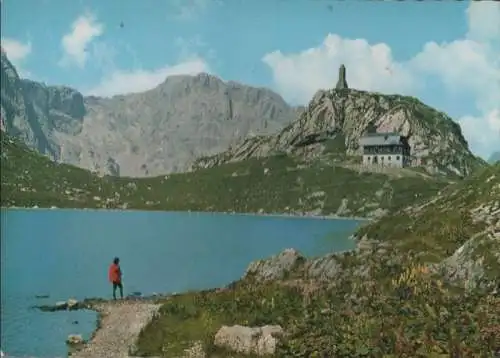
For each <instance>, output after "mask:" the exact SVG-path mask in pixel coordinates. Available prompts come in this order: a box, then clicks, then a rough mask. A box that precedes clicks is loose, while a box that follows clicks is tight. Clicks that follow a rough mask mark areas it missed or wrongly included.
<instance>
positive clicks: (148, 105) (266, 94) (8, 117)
mask: <svg viewBox="0 0 500 358" xmlns="http://www.w3.org/2000/svg"><path fill="white" fill-rule="evenodd" d="M1 66H2V68H1V78H2V82H1V91H2V102H1V116H2V127H4V129H5V130H6V132H8V133H9V134H11V135H14V136H16V137H19V138H21V139H22V140H23V141H24V142H25V143H26V144H28V145H29V146H30V147H32V148H35V149H37V150H38V151H40V152H41V153H43V154H46V155H48V156H49V157H51V158H52V159H54V160H57V161H61V162H65V163H69V164H74V165H77V166H80V167H83V168H86V169H90V170H93V171H97V172H100V173H102V174H111V175H117V173H119V174H120V175H123V176H152V175H159V174H164V173H169V172H177V171H184V170H187V169H189V167H190V166H191V164H192V162H193V161H194V160H195V158H197V157H200V156H209V155H214V154H216V153H218V152H221V151H223V150H225V149H227V148H228V147H229V146H230V145H235V144H237V143H240V142H241V140H242V139H243V138H246V137H248V136H253V135H269V134H272V133H276V132H277V131H278V130H279V129H280V128H282V127H283V126H284V125H286V124H288V123H290V122H291V121H292V120H293V119H294V118H295V116H296V115H297V113H298V112H299V111H300V109H295V108H292V107H290V106H289V105H287V104H286V103H285V101H284V100H283V99H282V98H281V97H280V96H279V95H277V94H276V93H274V92H272V91H270V90H267V89H264V88H254V87H249V86H245V85H241V84H238V83H235V82H223V81H222V80H220V79H219V78H217V77H214V76H211V75H208V74H200V75H197V76H171V77H169V78H167V79H166V80H165V82H163V83H162V84H160V85H159V86H158V87H156V88H154V89H152V90H149V91H146V92H143V93H137V94H130V95H123V96H115V97H112V98H98V97H93V96H91V97H84V96H82V94H81V93H79V92H78V91H76V90H73V89H71V88H67V87H63V86H46V85H44V84H41V83H37V82H33V81H29V80H24V79H20V78H19V76H18V74H17V72H16V70H15V68H14V66H13V65H12V64H11V63H10V62H9V60H8V59H7V57H6V55H5V53H2V58H1Z"/></svg>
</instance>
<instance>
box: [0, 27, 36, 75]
mask: <svg viewBox="0 0 500 358" xmlns="http://www.w3.org/2000/svg"><path fill="white" fill-rule="evenodd" d="M1 43H2V48H3V49H4V51H5V53H6V54H7V57H8V58H9V60H10V61H11V62H12V64H13V65H14V66H15V67H16V70H17V72H18V73H19V75H20V76H21V77H26V76H28V75H29V74H30V73H29V72H28V71H26V70H24V68H23V61H24V60H25V59H26V57H28V55H30V54H31V42H27V43H23V42H20V41H17V40H14V39H11V38H5V37H2V39H1Z"/></svg>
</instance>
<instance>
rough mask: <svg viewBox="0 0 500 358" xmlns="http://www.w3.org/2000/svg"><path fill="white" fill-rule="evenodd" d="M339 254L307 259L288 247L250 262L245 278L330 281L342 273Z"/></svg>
mask: <svg viewBox="0 0 500 358" xmlns="http://www.w3.org/2000/svg"><path fill="white" fill-rule="evenodd" d="M342 254H343V253H339V254H327V255H324V256H320V257H317V258H312V259H306V258H305V257H304V256H303V255H302V254H301V253H300V252H298V251H297V250H295V249H286V250H284V251H282V252H281V253H279V254H277V255H275V256H271V257H269V258H267V259H264V260H258V261H254V262H252V263H250V265H249V266H248V268H247V270H246V272H245V275H244V276H243V279H249V278H251V279H255V280H257V281H276V280H283V279H287V278H306V279H312V280H317V281H325V282H327V281H329V280H331V279H332V278H335V277H337V276H338V275H340V274H341V270H342V268H341V265H340V262H339V259H338V257H339V255H342Z"/></svg>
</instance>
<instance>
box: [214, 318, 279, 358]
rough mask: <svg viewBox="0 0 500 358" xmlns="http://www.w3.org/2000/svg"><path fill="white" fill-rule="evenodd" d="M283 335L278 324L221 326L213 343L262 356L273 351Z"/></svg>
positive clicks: (227, 348) (238, 351) (236, 351)
mask: <svg viewBox="0 0 500 358" xmlns="http://www.w3.org/2000/svg"><path fill="white" fill-rule="evenodd" d="M283 335H284V331H283V329H282V328H281V327H280V326H263V327H245V326H239V325H236V326H222V327H221V328H220V329H219V331H218V332H217V334H216V335H215V339H214V345H215V346H217V347H220V348H225V349H226V350H229V351H231V352H235V353H242V354H254V355H257V356H264V355H270V354H274V353H275V351H276V346H277V344H278V341H279V339H280V338H281V337H282V336H283Z"/></svg>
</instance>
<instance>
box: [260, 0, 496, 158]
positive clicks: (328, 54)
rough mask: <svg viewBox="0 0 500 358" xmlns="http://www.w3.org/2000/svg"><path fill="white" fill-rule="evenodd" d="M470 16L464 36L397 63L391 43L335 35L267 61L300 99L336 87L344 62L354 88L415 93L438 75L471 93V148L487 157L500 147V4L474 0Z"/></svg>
mask: <svg viewBox="0 0 500 358" xmlns="http://www.w3.org/2000/svg"><path fill="white" fill-rule="evenodd" d="M466 14H467V20H468V32H467V34H466V35H465V36H464V37H463V38H461V39H456V40H455V41H452V42H450V43H443V44H437V43H435V42H429V43H427V44H425V45H424V47H423V48H422V50H421V51H420V52H419V53H417V54H416V55H415V56H414V57H413V58H412V59H410V60H408V61H405V62H397V61H395V60H394V59H393V57H392V54H391V48H390V47H389V46H388V45H387V44H384V43H379V44H370V43H368V42H367V41H366V40H364V39H356V40H352V39H343V38H341V37H340V36H338V35H335V34H329V35H328V36H327V37H326V38H325V40H324V41H323V43H322V44H320V46H318V47H316V48H310V49H306V50H304V51H302V52H299V53H295V54H283V53H281V52H280V51H275V52H272V53H269V54H266V55H265V56H264V57H263V58H262V60H263V62H264V63H266V64H267V65H268V66H269V67H270V69H271V70H272V73H273V78H274V83H275V87H276V89H277V90H278V91H279V92H280V93H282V95H283V96H284V97H285V98H286V99H288V100H289V101H291V102H294V103H306V102H308V101H309V100H310V99H311V97H312V96H313V94H314V93H315V92H316V91H317V90H318V89H321V88H333V87H334V86H335V84H336V80H337V76H338V73H337V71H338V67H339V65H340V64H341V63H344V64H345V65H346V67H347V81H348V84H349V86H350V87H351V88H359V89H363V90H369V91H380V92H386V93H387V92H393V93H402V94H413V95H415V94H418V93H419V92H420V91H425V90H426V88H425V85H426V78H429V76H430V77H432V78H434V79H437V80H438V81H440V82H441V83H442V84H443V85H444V87H445V89H446V90H447V92H448V95H449V96H451V97H452V98H453V96H460V97H462V98H463V96H467V97H468V98H470V99H471V102H472V103H473V104H474V105H475V107H476V110H477V113H476V114H475V115H464V116H463V118H460V119H459V120H458V122H459V123H460V124H461V126H462V129H463V131H464V135H465V136H466V138H467V140H468V141H469V143H470V145H471V148H472V149H473V150H474V151H475V152H476V153H478V154H479V155H481V156H484V157H486V156H488V155H489V153H490V152H491V151H493V150H494V149H496V150H498V149H500V134H499V130H498V116H499V112H500V4H499V3H496V2H487V1H483V2H471V3H470V4H469V7H468V9H467V13H466ZM420 93H421V92H420ZM457 98H458V97H457ZM486 132H487V134H485V133H486Z"/></svg>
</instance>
